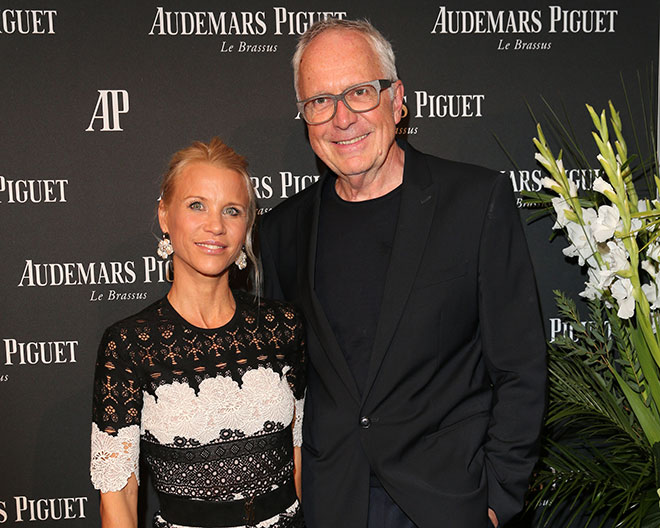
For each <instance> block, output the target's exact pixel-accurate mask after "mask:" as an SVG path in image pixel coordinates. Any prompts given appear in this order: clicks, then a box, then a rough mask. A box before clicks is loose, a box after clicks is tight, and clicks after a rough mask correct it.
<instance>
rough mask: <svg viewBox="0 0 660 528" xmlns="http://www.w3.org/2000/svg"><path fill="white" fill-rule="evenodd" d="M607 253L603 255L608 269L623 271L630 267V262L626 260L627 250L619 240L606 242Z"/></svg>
mask: <svg viewBox="0 0 660 528" xmlns="http://www.w3.org/2000/svg"><path fill="white" fill-rule="evenodd" d="M607 249H608V250H609V251H608V252H607V253H605V254H604V255H603V257H604V258H605V262H607V265H608V266H609V268H610V271H613V272H615V273H616V272H617V271H624V270H627V269H630V262H629V260H628V251H626V248H625V246H624V245H623V243H622V242H621V241H620V240H616V241H615V240H610V241H609V242H608V243H607Z"/></svg>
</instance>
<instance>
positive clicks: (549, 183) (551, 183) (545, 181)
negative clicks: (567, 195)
mask: <svg viewBox="0 0 660 528" xmlns="http://www.w3.org/2000/svg"><path fill="white" fill-rule="evenodd" d="M541 185H543V187H545V188H546V189H552V190H553V191H555V192H556V193H560V192H561V187H560V186H559V184H558V183H557V182H556V181H555V180H553V179H552V178H548V177H547V176H545V177H543V178H541Z"/></svg>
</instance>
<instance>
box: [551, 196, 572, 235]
mask: <svg viewBox="0 0 660 528" xmlns="http://www.w3.org/2000/svg"><path fill="white" fill-rule="evenodd" d="M552 207H553V208H554V210H555V214H556V215H557V221H556V222H555V225H553V226H552V229H561V228H562V227H565V226H566V224H568V219H567V218H566V211H570V210H571V208H570V207H569V206H568V205H567V203H566V200H564V199H563V198H559V197H556V198H553V199H552Z"/></svg>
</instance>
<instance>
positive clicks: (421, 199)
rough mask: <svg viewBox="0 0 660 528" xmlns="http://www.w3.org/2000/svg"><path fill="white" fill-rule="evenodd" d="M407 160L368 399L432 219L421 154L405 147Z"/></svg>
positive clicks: (432, 192)
mask: <svg viewBox="0 0 660 528" xmlns="http://www.w3.org/2000/svg"><path fill="white" fill-rule="evenodd" d="M405 151H406V158H405V165H404V174H403V184H402V185H403V187H402V194H401V205H400V208H399V219H398V222H397V228H396V232H395V235H394V243H393V246H392V254H391V256H390V264H389V267H388V269H387V275H386V279H385V287H384V289H383V300H382V303H381V308H380V317H379V319H378V325H377V327H376V335H375V338H374V345H373V349H372V352H371V359H370V362H369V373H368V375H367V381H366V384H365V387H364V392H363V393H362V402H363V403H364V401H365V400H366V398H367V396H368V394H369V391H370V390H371V387H372V386H373V383H374V381H375V379H376V377H377V375H378V371H379V369H380V366H381V363H382V362H383V359H384V357H385V354H386V352H387V349H388V347H389V344H390V342H391V341H392V337H393V336H394V332H395V330H396V327H397V324H398V322H399V319H400V318H401V316H402V315H403V311H404V307H405V305H406V301H407V299H408V296H409V294H410V291H411V289H412V287H413V283H414V281H415V278H416V276H417V269H418V268H419V264H420V262H421V259H422V253H423V251H424V246H425V245H426V241H427V240H428V233H429V229H430V227H431V223H432V220H433V212H434V210H435V202H436V199H437V188H436V185H435V184H434V183H433V180H432V178H431V175H430V172H429V169H428V166H427V164H426V162H425V161H424V158H423V157H422V155H421V154H420V153H418V152H417V151H415V150H413V149H412V147H410V146H409V145H407V144H406V145H405Z"/></svg>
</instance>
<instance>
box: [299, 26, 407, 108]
mask: <svg viewBox="0 0 660 528" xmlns="http://www.w3.org/2000/svg"><path fill="white" fill-rule="evenodd" d="M330 29H339V30H346V31H357V32H358V33H361V34H362V35H364V36H365V37H367V39H368V40H369V42H371V46H372V47H373V50H374V52H375V53H376V56H377V57H378V58H379V59H380V64H381V68H382V69H383V77H384V78H386V79H389V80H391V81H396V80H397V79H398V76H397V73H396V63H395V58H394V50H393V49H392V44H390V43H389V41H388V40H387V39H386V38H385V37H384V36H383V34H382V33H381V32H380V31H378V30H377V29H376V28H375V27H374V26H372V25H371V22H369V21H368V20H341V19H339V18H328V19H325V20H319V21H317V22H315V23H314V24H312V25H311V26H310V27H309V28H308V29H307V31H305V33H303V35H302V36H301V37H300V39H299V40H298V44H297V45H296V51H295V53H294V54H293V58H292V59H291V65H292V66H293V83H294V86H295V89H296V99H300V92H299V90H298V73H299V70H300V61H301V60H302V56H303V53H304V52H305V49H306V48H307V46H308V45H309V43H310V42H311V41H312V40H313V39H314V38H315V37H317V36H318V35H320V34H321V33H323V32H324V31H327V30H330ZM369 80H372V79H369Z"/></svg>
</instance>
